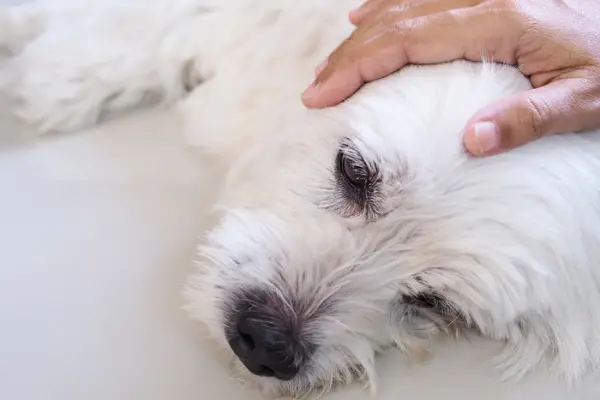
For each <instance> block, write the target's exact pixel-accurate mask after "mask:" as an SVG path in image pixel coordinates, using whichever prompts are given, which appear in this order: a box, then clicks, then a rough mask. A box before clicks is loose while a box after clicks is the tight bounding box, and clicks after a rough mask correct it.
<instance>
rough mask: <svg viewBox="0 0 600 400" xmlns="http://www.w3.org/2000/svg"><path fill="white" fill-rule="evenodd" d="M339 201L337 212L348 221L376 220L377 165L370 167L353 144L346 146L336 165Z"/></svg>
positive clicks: (346, 144)
mask: <svg viewBox="0 0 600 400" xmlns="http://www.w3.org/2000/svg"><path fill="white" fill-rule="evenodd" d="M335 177H336V186H337V190H338V194H339V198H338V199H336V200H337V201H339V203H338V204H337V206H336V208H337V209H338V212H340V213H341V214H342V215H344V216H345V217H351V216H357V215H360V214H363V215H364V216H365V218H366V219H368V220H373V219H375V218H376V217H377V214H378V206H379V200H378V197H379V196H378V193H379V184H380V177H379V171H378V169H377V167H376V166H375V165H369V164H367V162H366V161H365V159H364V158H363V157H362V155H361V154H360V152H359V151H358V150H357V149H356V148H355V147H354V146H353V144H352V143H351V142H348V141H346V142H343V143H342V146H341V147H340V149H339V151H338V154H337V158H336V163H335Z"/></svg>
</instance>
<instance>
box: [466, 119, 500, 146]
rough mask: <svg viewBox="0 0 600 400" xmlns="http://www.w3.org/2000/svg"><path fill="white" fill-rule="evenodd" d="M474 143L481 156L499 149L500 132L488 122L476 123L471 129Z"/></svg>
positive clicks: (494, 125)
mask: <svg viewBox="0 0 600 400" xmlns="http://www.w3.org/2000/svg"><path fill="white" fill-rule="evenodd" d="M473 135H474V136H475V142H476V143H477V147H478V148H479V152H480V153H481V154H486V153H489V152H490V151H492V150H496V149H497V148H498V147H500V131H499V130H498V126H497V125H496V124H495V123H493V122H490V121H486V122H478V123H476V124H475V126H474V127H473Z"/></svg>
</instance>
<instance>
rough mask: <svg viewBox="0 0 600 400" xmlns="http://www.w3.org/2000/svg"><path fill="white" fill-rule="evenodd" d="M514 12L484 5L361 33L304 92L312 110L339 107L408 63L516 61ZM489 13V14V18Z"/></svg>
mask: <svg viewBox="0 0 600 400" xmlns="http://www.w3.org/2000/svg"><path fill="white" fill-rule="evenodd" d="M503 12H507V13H510V12H511V10H494V11H493V12H492V11H490V10H487V9H486V8H484V7H482V6H475V7H472V8H468V9H458V10H449V11H445V12H442V13H438V14H434V15H430V16H425V17H419V18H414V19H410V20H399V21H396V22H393V23H391V24H390V23H389V22H388V23H381V22H379V23H377V25H374V26H371V27H368V28H364V29H361V28H359V29H357V30H356V31H355V32H354V33H353V34H352V35H351V36H350V38H349V39H347V40H346V41H345V42H344V43H342V44H341V45H340V46H339V47H338V48H337V49H336V50H335V51H334V52H333V53H332V54H331V55H330V57H329V59H328V63H327V65H326V66H325V67H324V68H323V69H322V70H321V72H320V74H319V75H318V77H317V79H316V80H315V82H314V83H313V84H312V85H311V86H309V88H308V89H307V90H306V91H305V92H304V93H303V96H302V100H303V102H304V104H305V106H307V107H309V108H323V107H329V106H332V105H335V104H338V103H340V102H341V101H343V100H344V99H346V98H348V97H349V96H351V95H353V94H354V93H355V92H356V91H357V90H358V89H359V88H360V87H361V86H362V85H363V84H365V83H366V82H370V81H373V80H376V79H380V78H383V77H385V76H387V75H389V74H391V73H393V72H395V71H397V70H399V69H400V68H402V67H404V66H405V65H407V64H409V63H412V64H432V63H440V62H447V61H453V60H457V59H468V60H471V61H481V60H482V59H484V58H489V59H493V60H494V61H500V62H506V63H514V61H515V60H514V54H515V52H514V49H515V47H516V45H517V41H518V37H519V31H518V29H514V24H512V23H509V22H511V21H512V15H508V16H504V17H507V18H501V16H500V15H498V14H500V13H503ZM490 14H491V15H490Z"/></svg>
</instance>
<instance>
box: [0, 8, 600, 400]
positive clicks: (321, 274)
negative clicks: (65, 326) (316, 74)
mask: <svg viewBox="0 0 600 400" xmlns="http://www.w3.org/2000/svg"><path fill="white" fill-rule="evenodd" d="M122 3H124V2H122V1H120V0H87V1H82V0H54V1H52V0H48V1H40V2H35V3H33V4H31V5H25V6H22V7H18V8H14V9H4V10H2V9H0V22H2V23H0V46H5V47H8V48H9V49H10V50H12V51H13V53H14V58H13V59H12V60H11V61H10V63H9V64H8V66H7V67H5V69H4V70H3V71H2V72H1V77H3V78H4V82H5V84H7V86H6V90H7V91H9V92H10V93H11V94H13V95H15V96H16V97H17V98H19V99H20V101H21V104H20V108H19V110H18V111H19V114H20V115H21V116H22V117H23V118H24V119H25V120H26V121H27V122H31V123H36V124H38V126H40V127H41V129H42V130H44V131H54V130H57V131H65V130H72V129H76V128H81V127H84V126H86V125H90V124H93V123H96V122H97V121H98V119H99V118H100V117H101V116H102V115H103V114H104V113H105V112H112V111H121V110H124V109H127V108H129V107H131V106H134V105H136V104H138V103H140V102H141V101H142V100H143V99H144V98H146V97H147V96H148V95H151V96H158V97H159V98H160V99H161V100H162V101H163V102H164V103H165V104H174V103H176V102H179V103H180V104H178V106H179V107H180V110H181V115H182V117H183V119H184V121H185V123H186V125H185V126H186V133H187V137H188V139H189V140H190V142H191V143H192V144H193V145H196V146H199V147H201V148H202V149H203V151H204V152H205V153H207V154H211V155H214V156H217V157H218V158H219V159H220V160H221V161H222V162H223V163H224V165H227V166H228V174H227V177H226V179H225V182H224V188H223V192H222V194H221V197H220V201H219V206H221V207H219V208H218V216H219V219H218V222H217V225H216V226H215V228H214V229H213V230H212V231H211V232H210V233H209V234H208V236H207V240H206V243H205V244H204V245H203V246H201V250H202V251H201V253H202V258H203V261H202V263H201V268H200V271H199V272H198V274H197V275H195V276H194V277H192V279H191V280H190V286H189V288H188V290H187V292H186V293H187V299H188V302H189V304H188V309H189V310H190V311H191V313H192V315H193V316H194V317H196V318H198V319H200V320H201V321H203V322H204V323H205V325H206V326H207V327H208V329H209V331H210V333H211V336H212V337H213V338H214V339H215V340H216V342H218V343H219V344H220V345H222V346H223V348H225V349H227V352H228V353H229V354H230V355H233V354H234V353H235V354H236V355H237V357H238V358H239V359H240V360H242V362H243V364H244V365H246V368H247V369H249V370H251V371H252V372H253V373H254V375H261V376H258V377H257V376H253V375H250V374H247V372H246V370H245V368H241V369H240V372H242V373H243V374H245V375H247V377H248V378H249V379H250V380H252V381H253V382H254V383H256V384H258V385H259V386H260V387H261V388H263V389H265V390H267V391H269V392H274V393H280V392H293V393H300V392H304V391H306V390H309V389H311V388H314V387H315V386H319V385H323V384H328V383H330V382H332V381H336V380H340V379H342V380H343V379H350V378H352V377H354V375H355V373H356V372H361V373H364V374H366V375H367V377H368V378H369V379H373V357H374V355H375V353H376V352H378V351H381V350H382V349H384V348H385V347H387V346H390V345H396V346H398V347H400V348H401V349H403V350H406V351H407V352H414V351H419V350H420V349H423V348H426V347H427V344H428V342H429V341H430V340H432V339H433V338H434V337H435V336H436V334H438V333H440V332H442V333H443V332H447V331H449V330H452V329H454V328H456V329H458V330H460V329H462V328H473V329H475V330H477V331H479V332H481V333H482V334H483V335H485V336H488V337H490V338H493V339H499V340H503V341H506V343H507V346H506V351H505V352H504V353H503V354H502V355H501V357H500V367H501V368H502V370H503V372H504V373H505V377H507V378H510V377H513V378H519V377H522V376H523V375H525V374H526V373H528V372H529V371H531V370H532V369H533V368H534V367H535V366H536V365H537V364H539V362H540V361H542V360H543V359H544V358H549V360H550V361H551V366H552V367H553V370H554V372H556V373H557V374H559V375H561V376H562V377H564V378H565V379H567V380H568V381H569V382H575V381H577V380H578V379H579V378H581V377H582V376H583V375H584V374H585V373H586V372H589V371H591V370H593V369H595V368H596V367H597V366H598V364H599V363H600V290H599V288H600V268H599V267H598V265H597V262H598V260H600V133H587V134H585V135H574V134H569V135H562V136H556V137H548V138H544V139H541V140H538V141H536V142H535V143H533V144H531V145H528V146H525V147H523V148H521V149H518V150H515V151H512V152H509V153H506V154H503V155H500V156H496V157H492V158H485V159H473V158H470V157H468V156H467V155H466V154H465V152H464V150H463V148H462V142H461V136H462V129H463V127H464V124H465V123H466V121H467V119H468V118H469V117H470V116H471V115H472V114H473V113H474V112H475V111H477V110H478V109H480V108H481V107H483V106H485V105H486V104H487V103H489V102H490V101H492V100H494V99H496V98H498V97H500V96H503V95H505V94H508V93H513V92H517V91H520V90H526V89H528V88H529V83H528V82H527V80H526V79H525V78H524V77H522V76H521V75H520V74H519V72H518V71H517V70H515V69H513V68H511V67H501V66H493V65H489V64H477V63H475V64H473V63H467V62H455V63H450V64H443V65H436V66H429V67H408V68H405V69H403V70H402V71H400V72H398V73H396V74H394V75H392V76H389V77H387V78H384V79H382V80H380V81H377V82H373V83H371V84H369V85H367V86H365V87H364V88H363V89H361V91H359V92H358V93H357V94H356V95H355V96H353V97H352V98H351V99H349V100H348V101H346V102H345V103H343V104H341V105H339V106H336V107H333V108H331V109H326V110H320V111H309V110H306V109H305V108H304V107H303V106H302V104H301V102H300V93H301V91H302V90H303V89H304V87H305V86H306V85H307V84H308V83H309V82H310V80H311V79H312V74H313V68H314V67H315V66H316V65H317V64H318V63H319V62H320V61H322V59H323V58H324V57H326V55H327V54H328V52H329V51H331V50H332V49H333V48H334V47H335V46H337V44H339V42H340V41H341V40H343V39H344V38H345V37H346V36H347V35H348V34H349V33H350V32H351V30H352V27H351V25H350V24H349V22H348V21H347V19H346V15H347V12H348V11H349V10H351V9H352V8H355V7H356V6H358V5H359V3H360V0H339V1H333V0H331V1H323V0H304V1H297V0H228V1H226V0H221V1H217V0H176V1H170V0H146V1H143V0H132V1H129V2H126V4H127V5H122ZM119 4H121V5H119ZM191 88H193V90H192V91H191V93H189V95H188V90H189V89H191ZM244 313H245V314H244ZM248 313H252V324H254V325H252V326H251V327H250V328H249V327H248V326H245V325H244V324H245V323H246V322H245V321H246V320H247V319H248V318H249V317H248V315H246V314H248ZM241 314H244V315H243V316H240V315H241ZM242 317H243V318H242ZM244 318H245V319H244ZM256 321H259V322H260V324H259V323H258V322H256ZM256 324H259V325H260V326H259V327H258V328H257V325H256ZM256 329H260V334H258V333H257V331H256ZM249 330H250V331H251V332H250V333H249ZM253 335H254V336H253ZM248 337H250V341H249V342H248ZM265 337H267V338H270V339H269V340H270V342H268V343H267V342H266V340H267V339H264V338H265ZM244 341H245V342H244ZM241 342H243V343H242V344H243V346H242V347H240V343H241ZM248 343H250V344H251V345H252V346H251V347H252V349H250V350H249V349H248ZM244 346H245V347H244ZM229 347H231V349H232V350H233V352H232V351H231V350H229ZM253 349H254V350H253ZM256 349H258V350H260V351H261V352H262V353H261V355H260V357H263V356H264V357H266V358H265V359H264V360H263V361H260V362H259V365H254V364H252V363H253V362H255V360H256V359H257V357H259V356H257V355H256V353H252V354H250V353H249V352H251V351H255V350H256ZM258 350H256V351H258ZM274 353H277V354H279V356H280V358H281V360H279V361H281V362H282V363H287V364H286V365H283V364H277V363H278V362H279V361H277V360H275V361H273V358H272V355H273V354H274ZM265 354H266V355H265ZM246 356H248V357H246ZM250 356H251V357H250ZM252 360H254V361H252ZM242 362H238V366H240V367H241V366H242ZM288 364H289V365H288ZM265 367H267V368H265ZM290 368H291V369H290ZM265 371H266V372H265ZM273 376H274V377H273ZM276 378H279V379H276Z"/></svg>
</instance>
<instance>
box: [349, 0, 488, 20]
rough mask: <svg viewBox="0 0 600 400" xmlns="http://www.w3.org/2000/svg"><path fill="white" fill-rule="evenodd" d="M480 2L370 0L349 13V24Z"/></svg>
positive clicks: (471, 5)
mask: <svg viewBox="0 0 600 400" xmlns="http://www.w3.org/2000/svg"><path fill="white" fill-rule="evenodd" d="M482 1H484V0H412V1H411V0H388V1H385V0H372V1H370V2H368V3H365V5H364V6H363V7H361V8H359V9H358V10H357V11H353V12H352V13H350V16H349V17H350V22H352V23H353V24H354V25H359V24H364V23H369V22H370V21H372V20H373V19H375V18H386V17H388V18H389V17H390V16H393V17H394V18H396V19H397V20H402V19H410V18H418V17H424V16H427V15H433V14H438V13H441V12H444V11H449V10H456V9H459V8H466V7H473V6H475V5H477V4H480V3H481V2H482Z"/></svg>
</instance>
